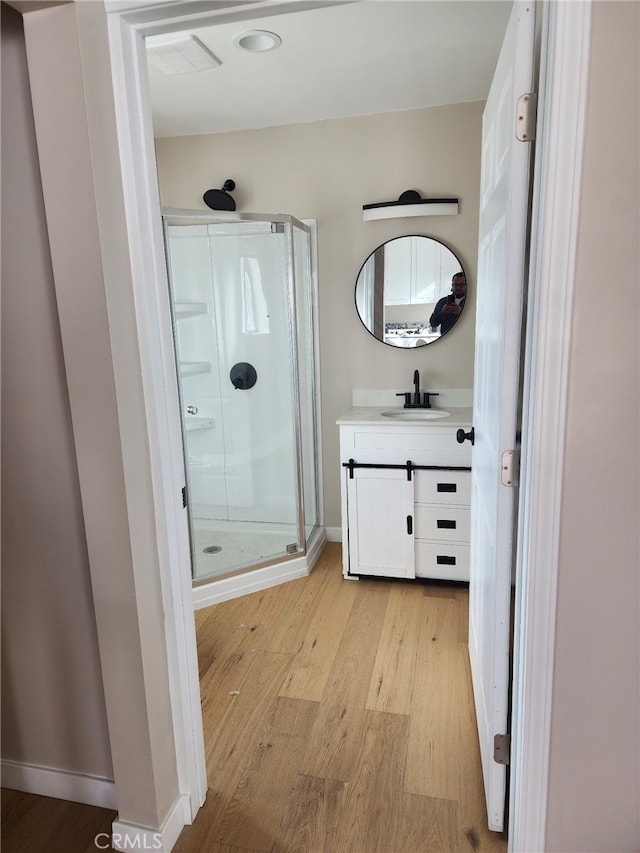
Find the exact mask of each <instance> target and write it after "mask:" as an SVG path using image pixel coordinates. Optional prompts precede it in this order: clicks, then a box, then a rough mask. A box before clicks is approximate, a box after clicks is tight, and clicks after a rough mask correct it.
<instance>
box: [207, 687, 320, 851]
mask: <svg viewBox="0 0 640 853" xmlns="http://www.w3.org/2000/svg"><path fill="white" fill-rule="evenodd" d="M317 710H318V706H317V704H316V703H314V702H305V701H301V700H299V699H288V698H282V697H280V698H278V699H276V701H275V703H274V705H273V707H272V710H271V712H270V714H269V715H268V717H267V718H266V719H265V721H264V724H263V725H262V727H261V729H260V731H259V733H257V734H259V739H258V740H257V742H256V743H255V744H254V748H253V750H252V752H251V755H250V760H249V764H248V766H247V768H246V770H245V771H244V773H243V774H242V778H241V779H240V781H239V783H238V786H237V788H236V790H235V791H234V793H233V797H232V798H231V800H230V802H229V803H228V805H227V808H226V810H225V812H224V815H223V816H222V819H221V820H220V823H219V825H218V829H217V833H216V836H215V838H216V840H217V841H219V842H221V843H224V844H229V845H231V846H237V847H246V848H248V849H250V850H269V849H271V847H272V845H273V843H274V840H275V839H276V838H277V834H278V830H279V827H280V823H281V820H282V816H283V813H284V811H285V808H286V805H287V800H288V797H289V796H290V793H291V790H292V789H293V787H294V785H295V782H296V778H297V768H298V766H299V763H300V759H301V756H302V754H303V752H304V750H305V749H306V747H307V739H308V735H309V730H310V728H311V726H312V724H313V721H314V718H315V716H316V713H317Z"/></svg>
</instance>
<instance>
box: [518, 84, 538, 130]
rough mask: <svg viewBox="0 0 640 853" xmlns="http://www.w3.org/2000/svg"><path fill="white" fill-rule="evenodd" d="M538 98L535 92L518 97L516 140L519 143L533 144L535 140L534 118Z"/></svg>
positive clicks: (536, 111)
mask: <svg viewBox="0 0 640 853" xmlns="http://www.w3.org/2000/svg"><path fill="white" fill-rule="evenodd" d="M537 107H538V96H537V95H536V94H535V92H527V94H526V95H520V97H519V98H518V103H517V105H516V139H518V140H519V141H520V142H533V140H534V139H535V138H536V116H537V113H538V109H537Z"/></svg>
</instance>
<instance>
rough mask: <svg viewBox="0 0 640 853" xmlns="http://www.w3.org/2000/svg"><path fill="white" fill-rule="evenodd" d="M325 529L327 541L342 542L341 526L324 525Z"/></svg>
mask: <svg viewBox="0 0 640 853" xmlns="http://www.w3.org/2000/svg"><path fill="white" fill-rule="evenodd" d="M325 530H326V531H327V542H342V528H341V527H325Z"/></svg>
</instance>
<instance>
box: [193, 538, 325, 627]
mask: <svg viewBox="0 0 640 853" xmlns="http://www.w3.org/2000/svg"><path fill="white" fill-rule="evenodd" d="M326 541H327V537H326V536H325V534H324V530H323V531H321V532H320V533H319V534H318V535H317V536H315V537H314V539H313V542H312V543H310V545H309V551H308V552H307V554H305V555H304V556H303V557H298V558H297V559H294V560H289V561H288V562H286V563H278V564H276V565H273V566H265V567H264V568H262V569H252V570H251V571H249V572H245V573H244V574H240V575H235V576H234V577H227V578H221V579H220V580H214V581H211V583H206V584H201V585H200V586H195V587H194V588H193V607H194V610H200V609H201V608H203V607H209V606H210V605H212V604H219V603H220V602H221V601H229V599H231V598H239V597H240V596H241V595H249V593H252V592H259V591H260V590H262V589H268V588H269V587H271V586H277V585H278V584H281V583H287V582H288V581H292V580H297V579H298V578H304V577H307V575H308V574H309V572H310V571H311V569H312V568H313V565H314V563H315V561H316V560H317V559H318V557H319V555H320V551H321V550H322V546H323V545H324V543H325V542H326Z"/></svg>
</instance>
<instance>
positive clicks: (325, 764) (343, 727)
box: [300, 580, 389, 781]
mask: <svg viewBox="0 0 640 853" xmlns="http://www.w3.org/2000/svg"><path fill="white" fill-rule="evenodd" d="M345 583H349V584H351V583H354V582H353V581H345ZM357 586H358V595H357V597H356V602H355V604H354V606H353V609H352V612H351V618H350V620H349V622H348V624H347V627H346V629H345V632H344V634H343V637H342V640H341V642H340V646H339V647H338V651H337V655H336V660H335V662H334V665H333V667H332V670H331V674H330V676H329V679H328V681H327V686H326V688H325V692H324V695H323V697H322V701H321V702H320V709H319V712H318V717H317V718H316V721H315V723H314V725H313V728H312V729H311V731H310V733H309V747H308V750H307V753H306V756H305V758H304V760H303V762H302V765H301V767H300V772H301V773H303V774H304V775H305V776H321V777H323V778H326V779H336V780H342V781H347V780H349V779H350V778H351V774H352V773H353V768H354V764H355V762H356V755H357V749H358V735H359V732H360V729H361V727H362V718H363V715H364V703H365V700H366V698H367V694H368V691H369V682H370V680H371V671H372V669H373V662H374V660H375V656H376V651H377V646H378V638H379V636H380V630H381V627H382V622H383V620H384V614H385V611H386V608H387V602H388V599H389V586H388V584H384V583H383V584H380V583H378V582H376V581H362V580H361V581H358V584H357Z"/></svg>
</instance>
